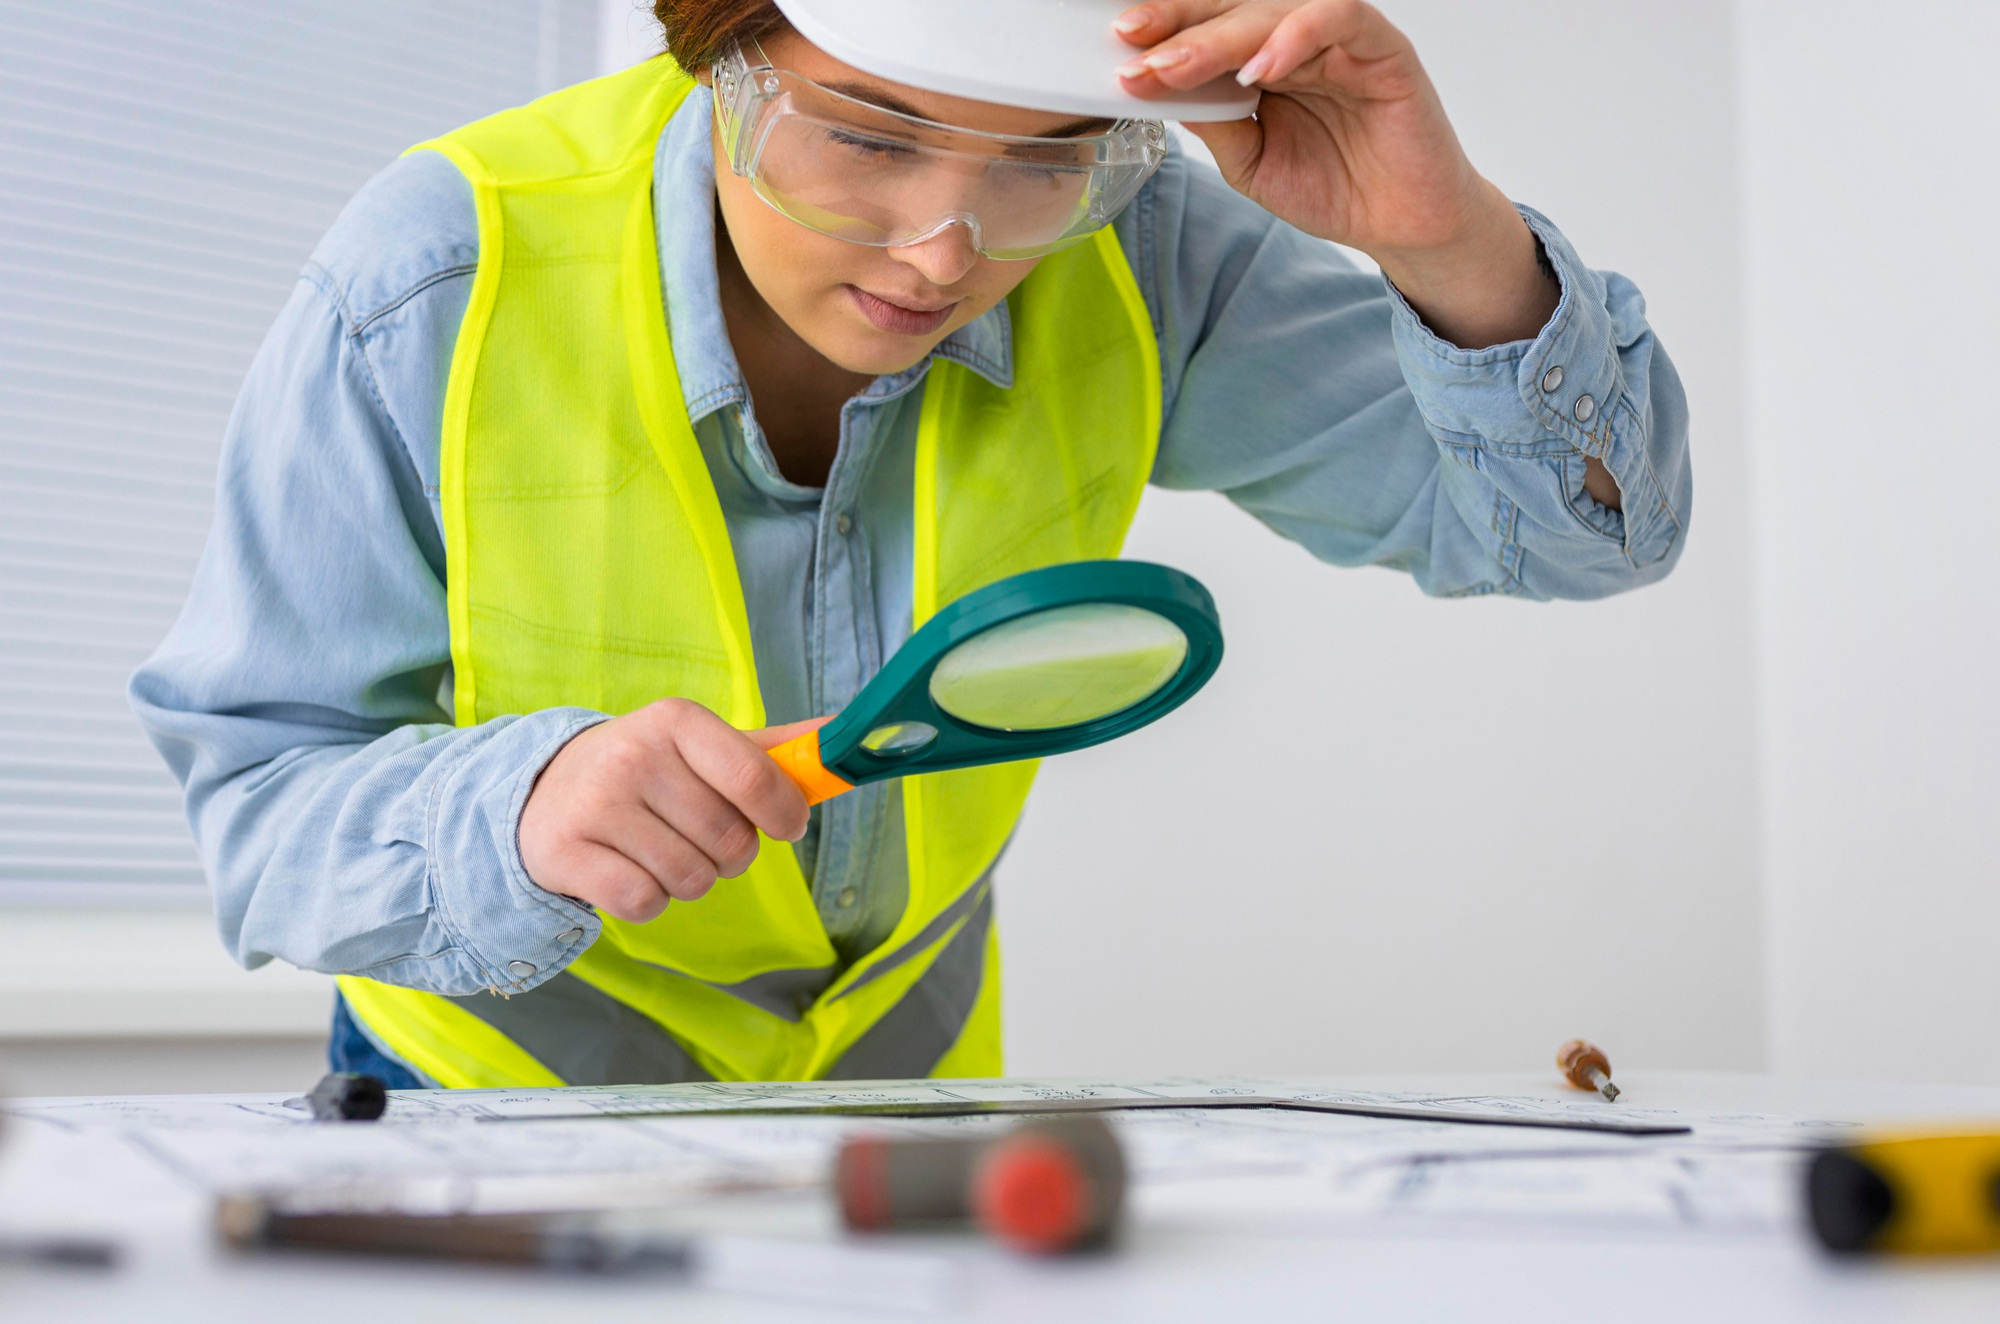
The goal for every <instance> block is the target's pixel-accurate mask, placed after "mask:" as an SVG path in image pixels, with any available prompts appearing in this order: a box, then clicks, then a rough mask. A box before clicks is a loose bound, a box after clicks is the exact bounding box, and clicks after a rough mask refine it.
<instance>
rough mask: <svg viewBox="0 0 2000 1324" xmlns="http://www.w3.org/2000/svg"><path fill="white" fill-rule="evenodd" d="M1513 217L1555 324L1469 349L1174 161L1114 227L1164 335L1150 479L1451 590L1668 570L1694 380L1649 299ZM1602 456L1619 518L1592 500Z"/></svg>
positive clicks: (1616, 578) (1683, 511)
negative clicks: (1548, 291)
mask: <svg viewBox="0 0 2000 1324" xmlns="http://www.w3.org/2000/svg"><path fill="white" fill-rule="evenodd" d="M1521 212H1522V215H1523V217H1524V218H1525V219H1526V220H1527V222H1528V224H1529V226H1530V227H1531V228H1532V229H1533V230H1534V231H1535V233H1536V235H1537V237H1538V238H1539V239H1540V240H1541V243H1542V247H1543V250H1544V252H1545V253H1546V255H1547V258H1548V261H1549V264H1550V266H1551V267H1552V268H1553V269H1554V271H1555V273H1556V276H1557V278H1558V279H1559V281H1560V283H1561V286H1562V294H1561V298H1560V301H1559V303H1558V306H1557V308H1556V311H1555V312H1554V314H1552V315H1551V317H1550V319H1549V321H1548V323H1547V324H1546V325H1545V326H1544V327H1543V328H1542V330H1541V332H1540V333H1539V334H1538V335H1537V336H1536V337H1535V338H1534V339H1532V340H1522V341H1515V342H1511V343H1508V344H1503V345H1496V346H1492V347H1489V348H1485V349H1479V350H1464V349H1460V348H1458V347H1456V346H1454V345H1450V344H1448V343H1446V342H1445V341H1443V340H1441V339H1439V338H1438V337H1437V336H1435V335H1433V334H1432V333H1431V332H1430V331H1429V330H1428V329H1427V328H1426V327H1425V326H1424V324H1423V321H1422V319H1421V318H1419V317H1418V316H1417V314H1416V313H1415V311H1414V310H1413V309H1411V307H1410V306H1409V304H1408V303H1407V302H1405V301H1404V299H1403V298H1402V296H1401V295H1400V294H1399V293H1398V292H1397V291H1396V290H1395V288H1394V287H1393V286H1392V285H1390V284H1389V282H1387V281H1386V280H1384V279H1383V278H1382V277H1381V276H1380V275H1378V274H1375V273H1373V272H1363V271H1361V270H1358V269H1357V268H1356V266H1355V264H1354V263H1353V262H1351V261H1350V260H1349V259H1348V258H1347V257H1346V256H1345V255H1344V254H1343V253H1342V252H1341V250H1339V249H1338V248H1336V247H1335V246H1334V245H1332V244H1328V243H1325V242H1323V241H1321V240H1318V239H1314V238H1312V237H1311V236H1308V235H1305V234H1303V233H1301V232H1300V231H1298V230H1296V229H1294V228H1292V227H1291V226H1288V225H1285V224H1284V223H1283V222H1280V221H1277V220H1275V219H1274V218H1272V217H1271V216H1270V215H1269V214H1268V213H1265V212H1264V211H1263V210H1262V209H1261V208H1259V207H1257V206H1256V205H1255V204H1253V203H1251V202H1249V201H1248V200H1247V199H1244V198H1242V197H1241V196H1240V195H1238V194H1236V193H1235V192H1234V191H1233V190H1231V189H1230V188H1229V187H1228V186H1227V185H1226V184H1225V183H1223V181H1222V180H1221V178H1220V177H1219V176H1217V175H1216V174H1215V173H1214V171H1213V169H1212V168H1210V167H1207V166H1206V165H1204V164H1200V163H1195V162H1190V161H1187V160H1186V159H1185V158H1182V157H1180V156H1178V154H1176V156H1175V157H1173V158H1172V159H1170V161H1169V164H1168V166H1167V168H1165V169H1163V170H1162V172H1161V174H1160V176H1159V177H1157V179H1156V181H1155V183H1154V184H1153V185H1151V186H1149V189H1148V191H1147V193H1145V194H1143V195H1142V196H1141V199H1140V202H1139V204H1138V205H1136V206H1135V207H1134V208H1132V209H1131V210H1130V211H1129V212H1128V213H1127V218H1125V219H1121V221H1120V228H1121V238H1122V239H1123V240H1124V241H1125V244H1126V247H1127V251H1128V254H1130V255H1131V256H1132V257H1133V258H1134V264H1135V270H1136V272H1137V274H1138V276H1139V280H1140V285H1141V289H1142V292H1144V293H1145V294H1146V296H1147V300H1148V303H1149V305H1150V306H1151V308H1152V310H1153V313H1154V317H1155V322H1156V330H1157V332H1158V333H1159V337H1160V349H1161V360H1162V370H1163V375H1164V381H1165V388H1166V398H1167V403H1168V411H1167V415H1166V423H1165V427H1164V430H1163V433H1162V437H1161V445H1160V454H1159V458H1158V460H1157V462H1156V464H1155V468H1154V475H1153V477H1154V481H1155V482H1156V483H1159V484H1160V485H1162V486H1165V487H1173V488H1194V489H1211V490H1216V491H1221V492H1223V493H1225V494H1227V495H1228V496H1229V498H1230V499H1231V500H1232V501H1234V502H1236V503H1237V504H1238V505H1240V506H1242V507H1243V508H1244V509H1245V510H1247V511H1249V512H1250V513H1251V514H1253V515H1255V516H1256V517H1257V518H1259V519H1260V520H1262V521H1264V522H1265V523H1266V524H1268V525H1270V526H1271V527H1272V528H1274V529H1275V530H1277V531H1278V532H1279V533H1281V534H1283V535H1284V536H1286V537H1288V538H1290V539H1292V540H1293V541H1295V542H1298V543H1300V544H1301V545H1303V546H1304V547H1306V548H1307V549H1308V550H1309V551H1311V552H1312V553H1313V554H1314V555H1316V556H1318V557H1320V558H1321V559H1322V560H1326V561H1329V562H1333V563H1335V564H1341V565H1379V566H1387V567H1391V568H1394V569H1399V570H1403V571H1407V572H1408V573H1409V574H1410V575H1411V576H1412V577H1413V578H1414V579H1415V580H1416V581H1417V583H1418V585H1419V586H1420V587H1421V588H1422V589H1423V590H1424V591H1425V592H1427V593H1431V594H1435V595H1440V596H1470V595H1478V594H1491V593H1500V594H1510V595H1517V596H1522V597H1528V598H1536V599H1546V598H1594V597H1602V596H1604V595H1606V594H1610V593H1616V592H1620V591H1622V590H1625V589H1628V588H1634V587H1637V586H1639V585H1642V584H1646V583H1650V582H1652V581H1653V580H1656V579H1658V578H1660V577H1661V576H1663V575H1665V574H1666V573H1667V571H1668V570H1669V569H1671V568H1672V566H1673V564H1674V562H1675V561H1676V559H1677V558H1678V557H1679V555H1680V552H1681V549H1682V546H1683V544H1684V542H1685V538H1684V534H1685V530H1686V525H1687V517H1688V507H1689V501H1690V498H1691V488H1692V479H1691V475H1690V470H1689V464H1688V453H1687V424H1688V420H1687V405H1686V398H1685V395H1684V393H1683V392H1682V390H1681V385H1680V381H1679V378H1678V377H1677V376H1676V375H1675V373H1674V369H1673V365H1672V364H1671V362H1669V360H1668V358H1667V356H1666V353H1665V351H1664V350H1663V349H1662V348H1661V347H1660V345H1659V343H1658V341H1657V340H1656V338H1655V337H1654V335H1653V332H1652V329H1651V327H1650V326H1649V325H1648V324H1647V321H1646V314H1645V302H1644V300H1643V299H1642V298H1641V296H1640V294H1639V291H1638V289H1637V288H1636V287H1635V286H1633V284H1632V283H1631V282H1630V281H1628V280H1626V279H1625V278H1623V277H1621V276H1618V275H1615V274H1610V273H1602V272H1597V271H1593V270H1591V269H1589V268H1588V267H1585V266H1584V265H1583V263H1582V262H1581V260H1580V259H1579V258H1578V257H1577V255H1576V253H1575V251H1574V250H1573V249H1572V248H1571V246H1570V244H1569V242H1568V241H1567V240H1566V239H1565V238H1564V237H1563V236H1562V234H1561V233H1560V232H1559V231H1558V230H1556V228H1555V227H1554V226H1553V225H1552V224H1551V223H1550V222H1549V221H1548V220H1546V219H1545V218H1544V217H1542V216H1541V215H1539V214H1538V213H1536V212H1534V211H1531V210H1529V209H1527V208H1522V209H1521ZM1592 458H1594V459H1597V460H1599V461H1601V462H1602V463H1603V464H1604V466H1605V467H1606V468H1607V469H1608V470H1609V472H1610V474H1611V476H1612V478H1613V479H1614V480H1615V481H1616V482H1617V484H1618V487H1619V491H1620V493H1621V496H1622V506H1623V509H1622V510H1613V509H1610V508H1608V507H1605V506H1602V505H1599V504H1598V503H1597V501H1596V500H1595V499H1594V498H1592V497H1591V496H1590V495H1589V493H1588V492H1587V491H1586V490H1585V488H1584V472H1585V465H1586V462H1587V460H1589V459H1592Z"/></svg>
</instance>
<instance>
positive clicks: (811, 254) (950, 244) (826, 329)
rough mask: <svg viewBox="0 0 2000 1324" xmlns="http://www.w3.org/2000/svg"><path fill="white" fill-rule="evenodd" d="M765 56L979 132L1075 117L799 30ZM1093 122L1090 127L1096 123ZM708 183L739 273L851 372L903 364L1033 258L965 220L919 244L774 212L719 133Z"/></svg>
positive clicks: (1036, 129) (998, 296) (1002, 289)
mask: <svg viewBox="0 0 2000 1324" xmlns="http://www.w3.org/2000/svg"><path fill="white" fill-rule="evenodd" d="M763 51H764V54H766V55H767V56H769V57H770V61H771V63H772V65H773V66H775V67H776V68H779V69H789V70H791V71H792V72H793V73H796V74H798V75H799V76H800V77H802V78H809V79H811V80H812V81H813V82H815V83H818V84H820V85H821V86H823V87H828V88H831V89H833V90H835V91H837V92H842V93H845V94H846V95H848V96H851V97H854V98H856V99H857V100H862V101H868V102H872V103H874V104H876V105H880V106H885V107H887V108H889V109H890V110H896V111H901V112H903V113H905V114H913V115H919V116H921V117H923V118H924V119H928V120H935V121H937V122H939V123H942V124H951V125H957V126H959V127H963V128H968V129H977V130H980V131H982V132H986V133H1006V134H1018V135H1023V136H1026V135H1037V136H1039V135H1044V134H1055V133H1059V132H1060V133H1064V134H1068V133H1073V132H1076V131H1077V129H1078V127H1079V126H1078V123H1077V120H1076V117H1075V116H1073V115H1059V114H1049V113H1046V112H1043V111H1034V110H1019V109H1016V108H1013V107H1010V106H998V105H994V104H992V103H991V102H985V101H967V100H964V99H963V98H960V97H950V96H943V95H940V94H939V93H936V92H925V91H923V90H921V89H919V88H914V87H910V86H909V85H907V84H904V83H892V82H890V81H888V80H887V79H883V78H876V77H874V76H872V75H870V74H865V73H862V72H861V71H860V70H859V69H856V68H855V67H854V66H853V65H851V64H845V63H842V62H841V61H839V60H836V59H834V58H833V57H832V56H831V55H828V54H827V53H826V52H824V51H822V50H820V49H819V48H818V47H817V46H814V45H813V44H812V43H811V42H809V41H807V40H805V39H804V38H803V37H800V36H798V35H797V34H796V33H785V34H783V35H782V36H779V37H775V38H772V39H769V40H767V41H765V42H764V43H763ZM1092 127H1094V126H1092ZM715 179H716V193H717V196H718V198H719V200H720V203H721V209H722V219H723V222H724V225H725V226H726V227H727V229H728V239H729V241H730V242H731V243H733V244H734V245H735V249H736V257H737V261H738V262H740V263H741V264H742V267H743V271H744V274H746V275H747V276H748V277H749V278H750V283H751V285H752V286H754V287H755V288H756V291H757V293H758V294H759V295H760V296H762V298H763V300H764V302H765V303H767V304H769V305H770V307H771V310H772V311H773V312H775V313H776V314H777V315H778V316H779V317H781V318H782V319H784V322H785V324H786V325H787V326H789V327H790V328H791V329H792V330H793V331H794V332H796V333H797V334H798V336H799V337H800V338H801V339H803V340H804V341H805V342H806V343H807V344H809V345H811V346H812V347H813V348H814V349H816V350H818V351H819V352H820V353H821V354H823V355H825V356H826V357H827V358H828V359H830V360H832V361H833V362H834V363H836V364H838V365H839V366H840V367H842V368H845V369H847V370H848V371H849V372H857V373H866V374H869V375H871V376H875V375H881V374H884V373H895V372H901V371H902V370H903V369H905V368H908V367H910V366H912V365H913V364H915V363H917V362H919V361H920V360H922V358H923V357H924V355H926V354H928V353H930V351H931V350H932V349H933V348H935V347H936V346H937V344H938V342H939V341H942V340H943V339H944V338H945V337H946V336H948V335H950V334H951V333H952V332H953V331H956V330H957V329H958V328H959V327H961V326H964V325H965V324H966V323H967V322H970V321H971V320H972V319H973V318H975V317H978V316H979V315H980V314H981V313H984V312H985V311H986V310H987V309H989V308H991V307H993V305H994V304H996V303H999V302H1000V301H1001V300H1002V299H1004V298H1006V297H1007V295H1008V293H1009V291H1011V290H1012V289H1013V288H1014V287H1015V286H1016V285H1019V284H1020V283H1021V282H1022V281H1023V280H1024V279H1026V278H1027V275H1028V273H1029V272H1030V271H1033V270H1034V269H1035V263H1034V261H1033V260H1019V261H1008V262H1002V261H996V260H995V259H993V258H989V257H982V256H980V254H979V252H978V251H977V250H976V249H974V248H973V246H972V244H971V241H970V239H969V237H968V234H967V231H966V229H965V227H964V226H962V225H953V226H949V227H947V228H946V229H945V230H944V232H943V233H941V234H937V235H934V236H932V237H931V238H929V239H927V240H925V241H923V242H922V243H919V244H911V245H909V246H907V247H902V248H871V247H868V246H866V245H864V244H855V243H849V242H848V241H846V240H844V239H835V238H832V237H830V236H828V235H823V234H820V233H819V232H818V231H815V230H809V229H807V228H806V227H805V226H803V225H800V224H799V223H798V222H796V221H794V220H792V219H790V218H789V217H786V216H783V215H781V214H780V213H779V212H777V211H776V210H775V209H773V208H772V207H771V206H770V205H768V204H767V203H765V202H764V200H763V199H762V198H759V197H758V196H757V194H756V193H755V192H754V191H753V190H752V188H751V186H750V181H749V180H747V179H744V178H741V177H739V176H738V175H737V174H735V173H734V172H733V171H732V170H730V168H729V162H728V160H727V158H726V157H725V156H724V154H723V150H722V142H721V136H720V134H719V133H718V134H716V135H715Z"/></svg>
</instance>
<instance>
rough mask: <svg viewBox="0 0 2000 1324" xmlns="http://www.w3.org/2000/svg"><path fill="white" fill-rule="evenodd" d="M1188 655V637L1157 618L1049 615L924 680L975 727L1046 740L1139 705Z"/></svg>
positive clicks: (1104, 612) (948, 658) (1031, 619)
mask: <svg viewBox="0 0 2000 1324" xmlns="http://www.w3.org/2000/svg"><path fill="white" fill-rule="evenodd" d="M1187 655H1188V641H1187V635H1185V634H1183V633H1182V632H1181V628H1180V627H1179V626H1178V625H1175V624H1174V623H1173V622H1172V621H1170V620H1168V619H1167V618H1166V617H1164V616H1161V615H1159V614H1158V613H1157V612H1150V611H1147V610H1146V609H1145V608H1143V607H1133V606H1128V605H1126V604H1124V603H1116V602H1087V603H1079V604H1077V605H1075V606H1070V607H1053V608H1050V609H1049V610H1048V611H1041V612H1036V613H1034V614H1033V615H1031V616H1022V617H1020V618H1018V619H1016V620H1012V621H1008V622H1007V623H1006V624H1004V625H996V626H994V627H993V628H992V629H990V630H987V631H985V632H984V633H982V634H978V635H975V636H973V637H972V638H971V639H968V640H966V641H965V642H964V643H962V644H960V645H958V646H957V647H956V648H954V649H952V650H951V652H949V653H947V654H945V656H944V660H943V661H941V662H939V663H938V665H937V669H936V670H935V671H933V672H932V673H931V686H930V688H931V700H932V702H934V703H936V704H937V706H938V707H940V708H942V709H944V711H946V712H948V713H950V714H951V715H952V716H953V717H956V718H958V719H959V720H960V721H962V722H970V723H972V724H974V725H975V726H984V727H990V728H992V729H994V730H997V731H1052V730H1055V729H1056V728H1058V727H1065V726H1077V725H1080V724H1082V723H1084V722H1094V721H1096V720H1098V719H1099V718H1101V717H1109V716H1111V715H1112V714H1113V713H1119V712H1123V711H1125V710H1126V709H1127V708H1130V707H1132V706H1133V705H1134V704H1137V703H1143V702H1144V701H1145V700H1146V699H1148V698H1150V697H1151V696H1153V695H1154V694H1157V693H1158V692H1159V691H1160V689H1161V687H1163V686H1165V685H1166V684H1168V683H1169V682H1170V681H1172V680H1173V679H1174V677H1175V676H1177V675H1179V674H1180V670H1181V666H1182V664H1183V663H1185V662H1186V661H1187Z"/></svg>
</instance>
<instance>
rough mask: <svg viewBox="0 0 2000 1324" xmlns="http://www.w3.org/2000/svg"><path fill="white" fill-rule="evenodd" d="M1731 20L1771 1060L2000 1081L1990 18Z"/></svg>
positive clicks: (1999, 93) (1998, 33) (1794, 6)
mask: <svg viewBox="0 0 2000 1324" xmlns="http://www.w3.org/2000/svg"><path fill="white" fill-rule="evenodd" d="M1743 10H1744V14H1743V26H1742V49H1743V52H1744V75H1745V78H1744V88H1745V93H1744V112H1745V114H1744V119H1745V133H1744V142H1745V151H1744V178H1745V181H1746V184H1745V195H1746V204H1747V207H1746V233H1747V236H1748V256H1749V267H1750V272H1751V280H1750V284H1749V291H1750V298H1749V318H1750V328H1751V334H1750V349H1751V361H1752V362H1753V363H1754V364H1755V366H1756V372H1755V374H1754V377H1753V381H1754V389H1753V390H1752V391H1751V394H1750V398H1751V419H1752V426H1753V431H1754V435H1755V436H1756V438H1757V450H1756V463H1755V465H1754V467H1753V469H1752V473H1751V482H1752V488H1751V490H1752V492H1753V493H1754V496H1755V501H1756V516H1755V520H1754V529H1755V534H1756V564H1757V567H1758V579H1757V585H1758V617H1759V621H1760V630H1759V645H1760V652H1761V661H1762V672H1761V684H1760V704H1761V710H1762V716H1763V741H1764V746H1765V749H1766V752H1767V767H1768V770H1769V771H1768V776H1767V779H1766V783H1765V788H1764V813H1765V821H1766V824H1767V835H1768V853H1767V858H1766V866H1765V867H1766V882H1767V887H1768V892H1769V898H1770V907H1769V923H1770V931H1771V944H1770V949H1769V950H1770V965H1769V978H1770V984H1769V988H1770V1008H1771V1013H1770V1014H1771V1025H1772V1061H1773V1064H1774V1065H1775V1066H1777V1067H1778V1068H1780V1069H1783V1070H1786V1071H1795V1072H1812V1073H1821V1074H1830V1073H1840V1074H1852V1075H1873V1076H1906V1077H1915V1078H1931V1079H1957V1080H1968V1081H2000V1042H1996V1027H2000V952H1996V942H1995V939H1996V935H2000V830H1996V826H1995V825H1996V822H2000V815H1996V812H1995V806H1996V804H2000V700H1996V697H1995V688H1994V670H1993V662H1994V655H1995V644H1996V642H2000V591H1996V589H1995V587H1994V576H1993V569H1992V567H1993V562H1994V548H1995V545H1996V539H1995V532H1994V519H1993V517H1992V513H1991V511H1990V509H1989V507H1988V504H1987V503H1988V501H1989V500H1990V499H1991V496H1992V494H1993V493H1994V492H1995V491H2000V445H1996V443H2000V425H1996V421H1995V413H1994V407H1993V398H1994V393H1993V380H1994V377H1993V367H1992V348H1993V343H1994V335H1993V321H1992V316H1993V309H1994V308H1995V307H1996V306H2000V246H1996V243H1995V235H1996V229H1995V221H1994V217H1995V215H1996V210H2000V175H1996V171H1995V168H1994V161H1995V156H1996V147H2000V83H1996V81H1995V79H1994V76H1993V70H1992V60H1993V53H1994V52H1995V51H1996V50H2000V8H1996V7H1995V6H1992V5H1987V4H1977V3H1969V2H1967V0H1959V2H1958V3H1953V2H1952V0H1912V3H1909V4H1904V5H1900V6H1897V7H1895V9H1894V10H1893V11H1885V10H1884V9H1882V8H1881V7H1879V6H1874V5H1864V4H1860V3H1855V2H1854V0H1809V2H1808V0H1749V2H1748V3H1746V4H1745V5H1744V6H1743Z"/></svg>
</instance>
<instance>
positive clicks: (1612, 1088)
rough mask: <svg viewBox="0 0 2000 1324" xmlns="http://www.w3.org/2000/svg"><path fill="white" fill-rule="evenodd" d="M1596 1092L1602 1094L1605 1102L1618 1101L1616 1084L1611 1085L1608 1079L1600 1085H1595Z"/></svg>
mask: <svg viewBox="0 0 2000 1324" xmlns="http://www.w3.org/2000/svg"><path fill="white" fill-rule="evenodd" d="M1597 1092H1598V1093H1599V1094H1602V1095H1603V1096H1604V1101H1605V1102H1606V1103H1616V1102H1618V1094H1619V1089H1618V1087H1617V1086H1616V1085H1613V1084H1612V1083H1611V1082H1610V1081H1608V1080H1607V1081H1605V1082H1604V1083H1603V1084H1602V1085H1600V1086H1598V1087H1597Z"/></svg>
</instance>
